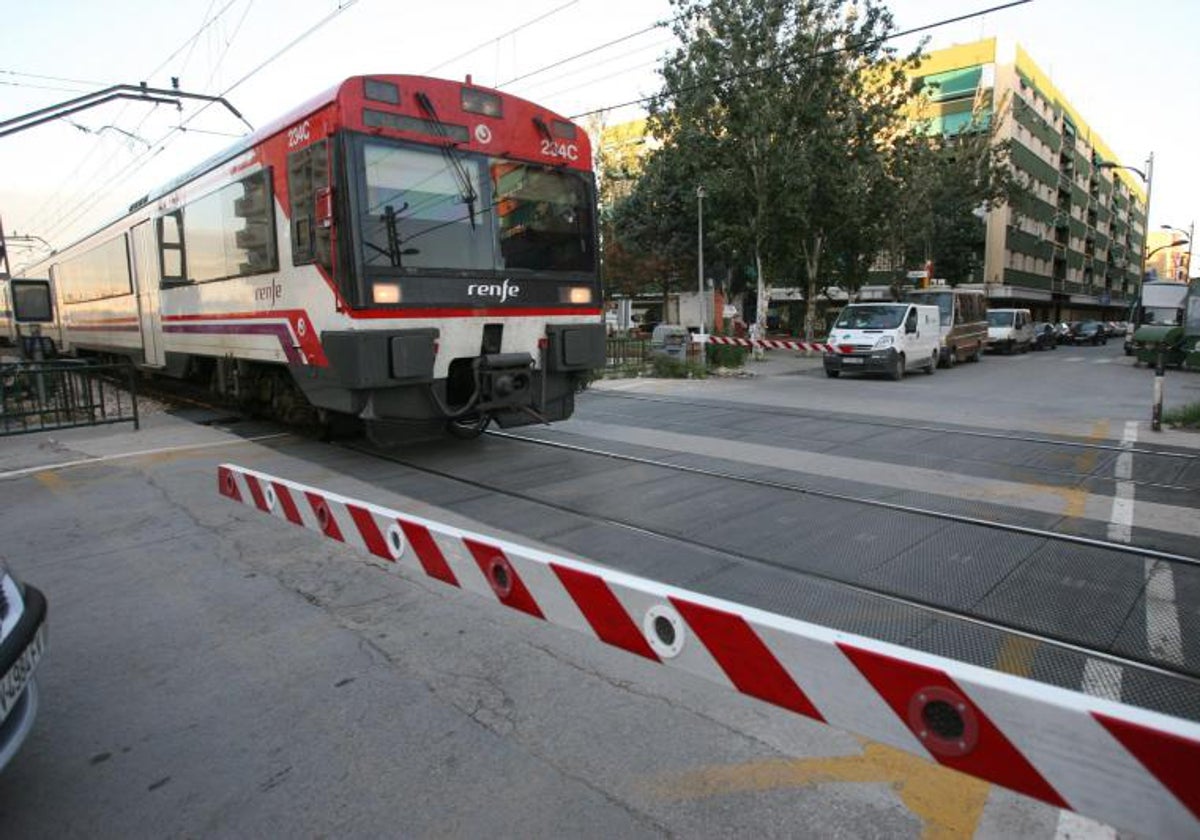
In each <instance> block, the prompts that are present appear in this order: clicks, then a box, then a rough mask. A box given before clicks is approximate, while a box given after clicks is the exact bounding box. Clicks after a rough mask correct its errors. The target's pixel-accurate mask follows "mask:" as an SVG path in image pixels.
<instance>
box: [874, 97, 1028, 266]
mask: <svg viewBox="0 0 1200 840" xmlns="http://www.w3.org/2000/svg"><path fill="white" fill-rule="evenodd" d="M997 112H998V113H994V112H993V110H992V107H991V103H990V102H987V101H977V102H976V104H975V108H974V111H973V113H972V118H971V120H970V122H969V123H967V124H966V125H965V126H963V127H962V128H961V129H960V130H957V131H955V132H953V133H943V132H941V131H940V130H937V126H936V124H935V123H932V122H929V121H925V120H923V119H922V118H921V117H920V116H918V119H917V120H916V122H915V124H914V126H913V130H912V131H910V132H909V133H908V134H907V135H906V136H905V137H904V138H902V139H901V140H900V141H899V143H898V152H899V153H898V155H897V160H898V163H897V166H896V169H897V172H898V175H899V177H900V179H901V181H902V183H903V184H904V189H903V190H902V191H900V192H899V193H897V201H896V204H895V207H894V209H893V212H892V213H891V214H890V216H889V218H890V221H891V226H890V231H889V234H888V239H889V247H890V249H891V251H892V252H893V253H894V254H896V255H899V256H900V257H901V262H902V264H903V265H904V266H907V267H914V266H922V265H924V264H925V262H926V261H927V260H932V261H933V264H934V270H935V272H936V273H937V275H938V276H939V277H945V278H946V279H947V280H949V281H950V282H951V283H954V284H957V283H959V282H966V281H968V280H969V279H971V277H972V274H973V272H974V271H975V270H976V269H977V268H980V267H981V263H980V256H981V253H982V250H983V247H984V243H985V241H986V238H987V231H986V229H985V225H984V214H985V213H986V211H988V210H991V209H993V208H995V207H997V206H999V205H1002V204H1005V203H1008V202H1012V201H1015V200H1017V197H1018V196H1019V195H1020V194H1021V192H1022V189H1021V186H1020V184H1019V183H1018V181H1017V180H1016V178H1015V177H1014V175H1013V169H1012V167H1011V165H1010V162H1009V146H1008V144H1007V143H1006V142H998V141H997V139H996V132H997V128H998V126H999V124H1000V122H1001V120H1000V119H999V116H998V114H1002V113H1003V104H1001V106H1000V107H999V108H998V109H997Z"/></svg>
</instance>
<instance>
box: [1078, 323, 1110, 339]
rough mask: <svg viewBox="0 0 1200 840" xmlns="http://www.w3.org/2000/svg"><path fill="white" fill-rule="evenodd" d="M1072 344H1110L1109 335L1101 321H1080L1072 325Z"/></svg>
mask: <svg viewBox="0 0 1200 840" xmlns="http://www.w3.org/2000/svg"><path fill="white" fill-rule="evenodd" d="M1071 343H1072V344H1108V333H1106V332H1105V330H1104V325H1103V324H1102V323H1100V322H1099V321H1078V322H1076V323H1074V324H1072V325H1071Z"/></svg>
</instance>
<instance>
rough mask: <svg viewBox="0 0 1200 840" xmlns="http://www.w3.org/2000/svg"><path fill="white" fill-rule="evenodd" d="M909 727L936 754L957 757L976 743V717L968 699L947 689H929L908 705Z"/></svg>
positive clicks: (967, 751) (921, 691)
mask: <svg viewBox="0 0 1200 840" xmlns="http://www.w3.org/2000/svg"><path fill="white" fill-rule="evenodd" d="M908 725H909V726H910V727H911V728H912V731H913V732H914V733H915V734H916V736H917V737H918V738H920V739H921V743H922V744H924V745H925V747H926V748H928V750H929V751H930V752H932V753H934V754H935V755H940V756H945V757H947V758H956V757H958V756H963V755H966V754H967V753H969V752H971V750H973V749H975V745H976V744H978V743H979V718H978V717H977V716H976V714H975V710H974V709H973V708H972V707H971V705H970V703H968V702H967V699H966V698H965V697H963V696H962V695H961V694H959V693H958V692H957V691H953V690H951V689H949V688H943V687H941V686H930V687H929V688H923V689H921V690H920V691H918V692H917V693H916V694H914V695H913V697H912V699H911V700H910V701H909V703H908Z"/></svg>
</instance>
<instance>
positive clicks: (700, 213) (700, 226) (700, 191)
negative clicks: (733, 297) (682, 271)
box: [696, 184, 708, 335]
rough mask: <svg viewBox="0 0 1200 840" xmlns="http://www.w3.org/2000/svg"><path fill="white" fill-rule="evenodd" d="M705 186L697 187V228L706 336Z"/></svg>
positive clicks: (702, 330)
mask: <svg viewBox="0 0 1200 840" xmlns="http://www.w3.org/2000/svg"><path fill="white" fill-rule="evenodd" d="M704 195H705V192H704V185H703V184H701V185H700V186H698V187H696V206H697V214H696V218H697V223H696V224H697V226H696V240H697V247H696V265H697V269H696V275H697V276H696V282H697V286H698V287H699V291H700V335H705V334H706V333H707V332H708V328H707V325H706V323H705V320H706V319H705V310H706V309H707V308H708V307H707V306H705V302H704Z"/></svg>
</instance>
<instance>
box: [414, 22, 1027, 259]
mask: <svg viewBox="0 0 1200 840" xmlns="http://www.w3.org/2000/svg"><path fill="white" fill-rule="evenodd" d="M1030 2H1032V0H1011V2H1008V3H1004V4H1002V5H999V6H993V7H991V8H987V9H981V10H979V11H975V12H969V13H967V14H964V15H958V16H956V17H953V18H946V19H944V20H940V21H935V22H933V23H928V24H924V25H922V26H918V27H913V28H912V29H906V30H902V31H899V32H893V33H891V34H889V35H885V36H883V37H881V38H878V39H876V40H874V41H868V42H865V43H861V44H847V45H844V46H840V47H834V48H833V49H830V50H827V51H825V52H824V53H818V54H815V55H811V56H806V57H804V58H803V59H800V60H797V61H794V62H787V63H783V64H776V65H773V66H772V67H766V68H755V69H754V70H753V71H748V72H745V73H740V74H735V75H731V76H729V77H726V78H725V79H723V80H718V82H720V81H727V80H731V79H733V78H739V77H742V76H749V75H754V74H758V73H763V72H767V71H769V70H778V69H779V68H780V67H782V66H786V64H797V63H800V62H801V61H812V60H815V59H818V58H825V57H828V56H830V55H836V54H837V53H841V52H852V51H856V50H861V49H863V48H864V47H868V46H872V45H876V44H879V43H886V42H888V41H892V40H895V39H897V38H903V37H906V36H909V35H913V34H917V33H920V32H926V31H928V30H930V29H935V28H937V27H940V26H948V25H950V24H953V23H960V22H962V21H964V20H971V19H972V18H977V17H983V16H984V15H988V14H991V13H993V12H996V11H1002V10H1004V9H1009V8H1013V7H1015V6H1022V5H1025V4H1027V3H1030ZM653 28H655V27H651V29H653ZM647 31H648V30H647ZM639 34H640V33H639ZM591 52H594V50H587V51H585V52H584V53H580V55H581V56H582V55H586V54H588V53H591ZM548 66H553V65H548ZM705 84H714V82H706V83H703V84H700V85H692V86H688V87H687V88H685V90H692V89H696V88H699V87H702V86H704V85H705ZM662 95H663V94H661V93H660V94H656V95H654V96H650V97H644V98H642V99H639V100H634V101H633V102H630V103H623V104H622V105H612V106H608V107H605V108H598V109H595V110H593V111H589V112H586V113H584V114H577V115H575V116H573V117H571V119H573V120H575V119H579V118H581V117H585V116H591V115H593V114H601V113H604V112H606V111H610V110H613V109H615V108H620V107H624V106H625V105H629V104H638V103H640V102H646V101H650V100H652V99H656V98H659V97H661V96H662ZM492 206H495V202H493V203H492ZM467 219H468V217H467V216H462V217H458V218H454V219H448V220H445V221H443V222H441V223H440V224H437V225H434V226H433V227H431V228H429V229H427V230H424V231H421V232H420V233H419V234H417V237H419V236H422V235H428V234H430V233H433V232H435V231H437V230H440V229H442V228H444V227H446V226H448V225H453V224H458V223H461V222H465V221H467ZM412 238H416V237H412Z"/></svg>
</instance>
